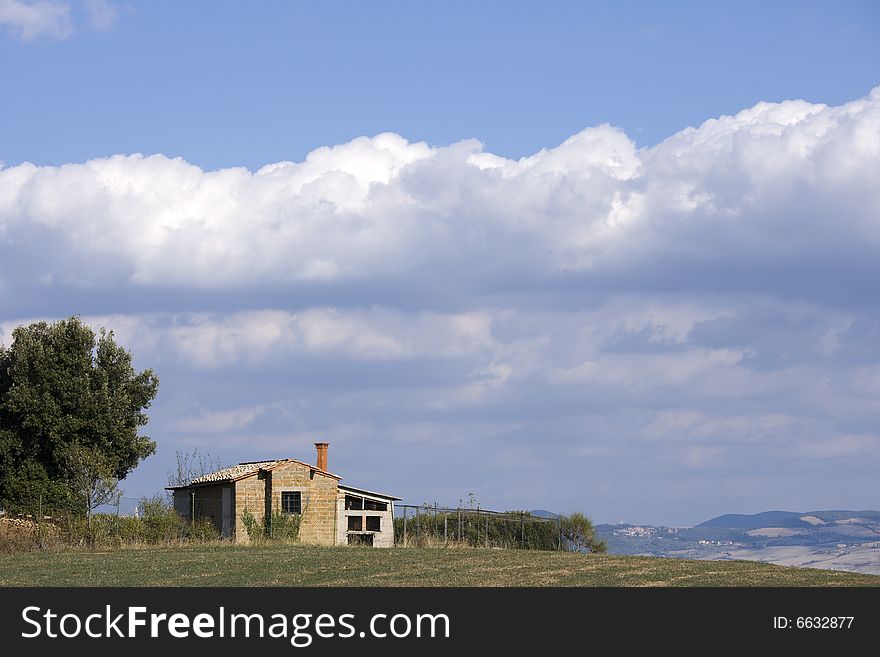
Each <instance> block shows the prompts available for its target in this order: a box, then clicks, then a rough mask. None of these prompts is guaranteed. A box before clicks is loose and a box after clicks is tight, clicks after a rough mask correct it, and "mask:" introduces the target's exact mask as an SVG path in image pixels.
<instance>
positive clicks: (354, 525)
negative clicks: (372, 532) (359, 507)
mask: <svg viewBox="0 0 880 657" xmlns="http://www.w3.org/2000/svg"><path fill="white" fill-rule="evenodd" d="M363 529H364V524H363V518H362V517H361V516H348V531H350V532H359V531H363Z"/></svg>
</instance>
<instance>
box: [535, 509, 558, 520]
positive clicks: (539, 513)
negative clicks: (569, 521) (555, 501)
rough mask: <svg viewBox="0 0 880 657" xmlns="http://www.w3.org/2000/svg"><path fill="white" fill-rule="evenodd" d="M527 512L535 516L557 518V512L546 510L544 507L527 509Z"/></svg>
mask: <svg viewBox="0 0 880 657" xmlns="http://www.w3.org/2000/svg"><path fill="white" fill-rule="evenodd" d="M529 513H530V514H531V515H532V516H533V517H535V518H558V517H559V514H558V513H553V512H552V511H547V510H546V509H533V510H532V511H529Z"/></svg>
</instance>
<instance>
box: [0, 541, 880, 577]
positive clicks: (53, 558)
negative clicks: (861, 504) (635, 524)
mask: <svg viewBox="0 0 880 657" xmlns="http://www.w3.org/2000/svg"><path fill="white" fill-rule="evenodd" d="M0 585H2V586H880V576H874V575H859V574H854V573H844V572H838V571H829V570H814V569H808V568H789V567H783V566H775V565H770V564H763V563H756V562H752V561H689V560H684V559H669V558H659V557H631V556H620V555H595V554H570V553H564V552H540V551H527V550H491V549H490V550H475V549H464V548H447V549H444V548H392V549H372V548H356V547H315V546H306V545H300V544H264V545H256V546H250V545H242V546H238V545H230V544H209V545H190V546H176V547H161V548H156V547H143V548H118V549H112V550H96V551H88V550H68V551H58V552H52V551H43V552H40V551H37V552H27V553H20V554H3V555H0Z"/></svg>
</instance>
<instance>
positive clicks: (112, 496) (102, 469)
mask: <svg viewBox="0 0 880 657" xmlns="http://www.w3.org/2000/svg"><path fill="white" fill-rule="evenodd" d="M65 465H66V466H67V478H68V481H69V483H70V488H71V492H73V494H74V495H75V496H77V497H78V498H79V500H80V502H81V503H82V504H84V508H85V512H86V517H87V518H88V528H89V532H90V533H91V530H92V511H94V510H95V508H96V507H99V506H101V505H102V504H115V503H116V502H117V501H118V499H119V497H120V495H121V492H120V491H119V479H117V478H116V477H115V476H114V475H113V468H112V467H111V465H110V463H109V462H108V460H107V458H106V457H105V456H104V454H103V453H101V451H100V450H98V449H97V448H95V447H84V446H83V445H80V444H78V443H74V444H73V445H71V446H70V447H68V448H67V454H66V463H65Z"/></svg>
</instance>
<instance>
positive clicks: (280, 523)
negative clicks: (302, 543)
mask: <svg viewBox="0 0 880 657" xmlns="http://www.w3.org/2000/svg"><path fill="white" fill-rule="evenodd" d="M301 521H302V516H301V515H299V514H288V513H280V512H279V511H275V512H274V513H272V517H271V518H270V519H269V537H270V538H274V539H279V540H288V541H296V540H298V539H299V525H300V522H301Z"/></svg>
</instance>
